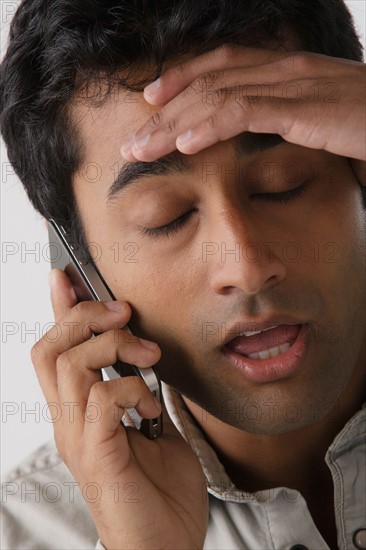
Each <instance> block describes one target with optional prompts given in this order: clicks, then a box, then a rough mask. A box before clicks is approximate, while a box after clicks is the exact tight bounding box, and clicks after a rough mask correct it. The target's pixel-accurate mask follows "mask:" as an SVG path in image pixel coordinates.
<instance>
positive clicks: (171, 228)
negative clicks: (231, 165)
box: [141, 181, 308, 238]
mask: <svg viewBox="0 0 366 550" xmlns="http://www.w3.org/2000/svg"><path fill="white" fill-rule="evenodd" d="M307 184H308V182H307V181H306V182H304V183H302V184H301V185H299V186H298V187H295V189H290V190H289V191H284V192H283V193H256V194H253V195H252V198H253V197H256V198H258V197H260V200H264V201H267V202H277V203H281V204H287V203H289V202H291V201H294V200H296V199H297V198H299V197H300V196H301V195H302V193H303V192H304V191H305V188H306V186H307ZM196 211H197V208H194V209H192V210H189V211H188V212H185V213H184V214H183V215H182V216H180V217H179V218H177V219H175V220H173V221H172V222H170V223H167V224H165V225H162V226H161V227H150V228H148V227H145V228H143V229H142V230H141V233H142V234H143V235H148V236H149V237H153V238H159V237H162V236H165V237H170V236H171V235H173V234H174V233H176V232H177V231H179V230H180V228H181V227H183V226H184V225H185V223H186V222H187V221H188V219H189V218H190V217H191V215H192V214H193V213H194V212H196Z"/></svg>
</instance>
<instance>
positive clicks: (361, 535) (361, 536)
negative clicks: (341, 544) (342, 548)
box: [353, 529, 366, 550]
mask: <svg viewBox="0 0 366 550" xmlns="http://www.w3.org/2000/svg"><path fill="white" fill-rule="evenodd" d="M353 544H354V545H355V546H356V548H359V549H360V550H364V549H365V550H366V529H358V531H356V532H355V533H354V535H353Z"/></svg>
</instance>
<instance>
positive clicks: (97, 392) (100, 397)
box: [89, 381, 111, 403]
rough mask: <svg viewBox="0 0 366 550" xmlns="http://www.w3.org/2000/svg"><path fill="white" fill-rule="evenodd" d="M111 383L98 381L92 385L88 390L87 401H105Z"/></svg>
mask: <svg viewBox="0 0 366 550" xmlns="http://www.w3.org/2000/svg"><path fill="white" fill-rule="evenodd" d="M110 388H111V385H110V384H109V383H108V382H104V381H98V382H95V384H93V385H92V387H91V389H90V392H89V402H96V403H101V402H103V401H107V399H108V396H109V394H110Z"/></svg>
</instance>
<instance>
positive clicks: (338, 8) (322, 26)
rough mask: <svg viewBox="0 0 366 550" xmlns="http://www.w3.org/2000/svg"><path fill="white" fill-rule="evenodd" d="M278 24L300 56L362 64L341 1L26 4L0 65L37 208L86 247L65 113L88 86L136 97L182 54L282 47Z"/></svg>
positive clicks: (6, 132) (14, 140)
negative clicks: (227, 47) (236, 46)
mask: <svg viewBox="0 0 366 550" xmlns="http://www.w3.org/2000/svg"><path fill="white" fill-rule="evenodd" d="M284 24H286V25H287V26H288V27H289V28H291V29H292V30H293V31H294V33H295V34H296V36H297V37H298V38H299V40H300V42H301V43H302V45H303V48H302V49H303V50H306V51H310V52H318V53H321V54H325V55H329V56H334V57H341V58H345V59H351V60H355V61H362V60H363V48H362V45H361V42H360V40H359V37H358V36H357V33H356V30H355V27H354V23H353V20H352V17H351V14H350V12H349V11H348V8H347V7H346V5H345V4H344V1H343V0H23V1H22V2H21V3H20V4H19V7H18V9H17V11H16V13H15V15H14V17H13V19H12V22H11V26H10V32H9V44H8V48H7V51H6V55H5V57H4V59H3V61H2V63H1V66H0V127H1V133H2V136H3V138H4V141H5V143H6V146H7V151H8V156H9V160H10V162H11V164H12V166H13V168H14V170H15V172H16V174H17V175H18V176H19V178H20V180H21V181H22V183H23V185H24V187H25V189H26V192H27V194H28V197H29V199H30V201H31V202H32V204H33V206H34V207H35V208H36V210H37V211H39V212H40V213H41V215H42V216H44V217H45V218H47V219H49V218H54V219H55V220H56V221H58V222H59V223H61V224H63V225H65V226H67V227H69V228H70V231H71V234H72V238H73V240H74V241H75V242H79V243H80V244H81V246H82V247H85V246H86V243H85V236H84V233H83V228H82V225H81V220H80V216H79V213H78V212H77V208H76V202H75V197H74V194H73V190H72V185H71V181H72V176H73V174H74V173H75V171H76V170H77V169H78V168H79V167H80V166H81V164H82V162H83V144H82V142H81V139H80V138H79V136H78V134H77V132H76V129H75V128H74V127H73V125H72V123H71V117H70V109H69V107H70V104H71V102H72V100H73V98H75V96H76V94H77V93H80V91H81V90H83V89H88V86H89V84H90V83H94V84H95V82H98V81H99V82H101V80H102V81H103V82H107V83H108V89H107V92H106V93H107V94H108V93H109V92H110V91H111V89H112V88H113V85H115V83H116V75H118V80H117V82H118V85H119V86H122V87H124V88H126V89H129V90H134V91H142V89H143V87H144V85H146V84H147V83H149V82H151V81H152V80H154V79H155V78H157V77H158V75H159V74H160V73H161V72H162V70H163V68H164V63H165V62H166V61H167V60H169V59H172V58H174V57H177V56H179V55H181V54H184V53H187V52H192V53H194V54H200V53H203V52H205V51H208V50H210V49H213V48H215V47H217V46H219V45H221V44H224V43H237V42H240V43H242V44H246V45H249V46H259V47H264V45H265V44H266V41H267V40H271V42H274V43H275V44H278V46H281V45H282V44H283V36H282V30H283V25H284ZM147 66H149V67H151V71H150V73H149V74H145V78H144V80H140V81H139V80H138V79H137V76H136V75H137V74H141V73H139V69H140V68H143V67H147ZM121 74H123V78H121V76H120V75H121ZM83 97H88V94H87V93H86V94H84V95H83ZM88 100H89V101H91V102H93V101H94V100H95V98H93V97H89V99H88ZM364 199H365V202H366V190H365V193H364Z"/></svg>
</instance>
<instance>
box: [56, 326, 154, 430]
mask: <svg viewBox="0 0 366 550" xmlns="http://www.w3.org/2000/svg"><path fill="white" fill-rule="evenodd" d="M129 338H130V335H129V334H127V333H125V332H124V331H122V330H120V331H108V332H105V333H104V334H100V335H98V336H97V337H96V338H92V339H90V340H88V341H87V342H84V343H83V344H80V345H79V346H76V347H74V348H71V349H70V350H68V351H66V352H65V353H62V354H61V355H60V356H59V357H58V359H57V364H56V370H57V386H58V393H59V399H60V406H61V408H63V407H64V408H65V411H64V412H65V417H66V418H67V416H68V411H69V410H70V407H71V406H72V407H73V411H72V412H73V418H72V422H73V423H74V424H73V426H71V427H69V428H68V430H69V431H70V434H72V435H73V436H75V437H77V436H78V435H80V431H81V430H82V425H83V424H84V411H85V406H86V403H87V401H88V396H89V392H90V390H91V388H92V386H93V385H94V384H95V383H96V382H98V381H99V380H100V377H99V376H98V373H99V369H102V368H105V367H108V366H109V365H113V364H114V363H115V362H116V361H117V360H121V361H123V362H125V363H129V364H131V365H136V366H138V367H139V368H148V367H152V366H153V365H154V364H155V363H157V362H158V361H159V359H160V357H161V351H160V348H159V347H158V346H157V345H156V347H155V349H149V348H146V347H144V346H143V345H142V344H141V342H140V341H139V339H138V338H136V339H135V341H134V342H131V341H128V339H129ZM145 385H146V384H145ZM75 431H76V432H77V433H76V434H75V433H74V432H75Z"/></svg>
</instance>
